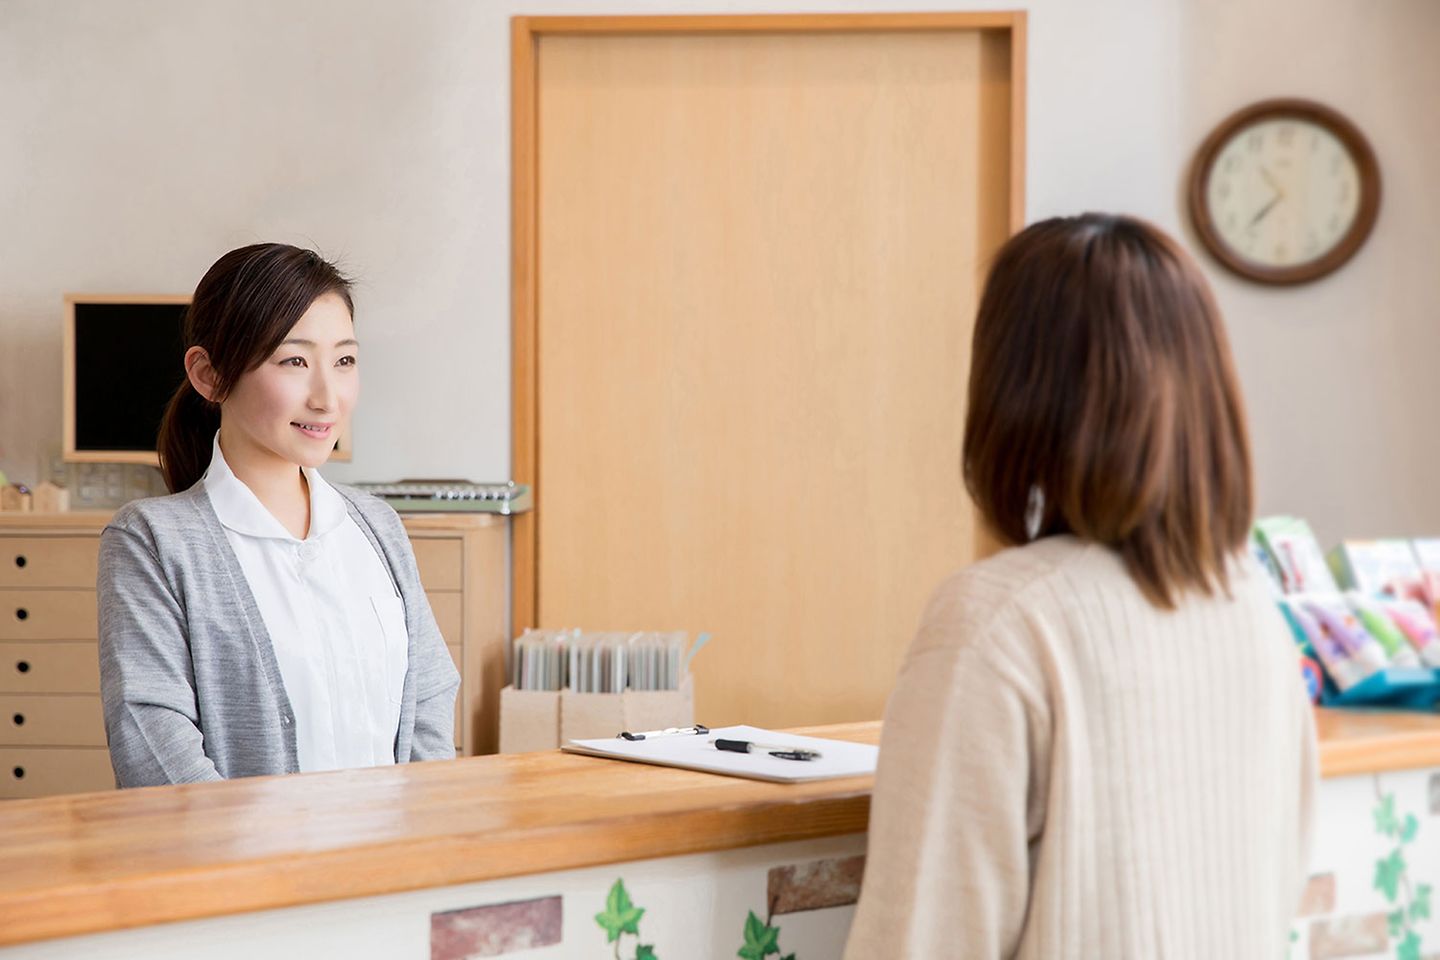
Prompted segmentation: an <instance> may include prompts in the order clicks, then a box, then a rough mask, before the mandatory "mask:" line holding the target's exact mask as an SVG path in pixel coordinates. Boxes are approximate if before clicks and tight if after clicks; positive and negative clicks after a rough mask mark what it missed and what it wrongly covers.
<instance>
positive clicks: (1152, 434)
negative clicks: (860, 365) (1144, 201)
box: [963, 213, 1254, 609]
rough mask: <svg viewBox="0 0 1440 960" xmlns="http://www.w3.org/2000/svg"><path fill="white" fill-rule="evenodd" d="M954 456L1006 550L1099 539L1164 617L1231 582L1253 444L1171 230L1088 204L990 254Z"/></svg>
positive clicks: (1215, 328)
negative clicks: (1058, 538) (1085, 210)
mask: <svg viewBox="0 0 1440 960" xmlns="http://www.w3.org/2000/svg"><path fill="white" fill-rule="evenodd" d="M963 461H964V473H965V485H966V487H967V488H968V489H969V491H970V495H971V496H972V497H974V498H975V502H976V504H977V505H978V506H979V508H980V512H981V514H982V515H983V517H984V518H985V520H986V522H987V523H988V524H989V525H990V526H991V527H992V528H993V530H994V532H995V533H996V534H998V535H999V536H1000V537H1001V538H1002V539H1003V540H1004V541H1006V542H1009V543H1012V544H1013V543H1024V542H1026V541H1027V540H1029V539H1031V537H1032V535H1033V536H1036V537H1044V536H1048V535H1051V534H1057V533H1072V534H1074V535H1076V536H1078V537H1080V538H1082V539H1085V540H1090V541H1095V542H1099V543H1103V544H1106V545H1107V546H1110V547H1113V548H1114V549H1115V550H1116V551H1118V552H1119V554H1120V556H1121V557H1122V558H1123V560H1124V562H1125V566H1126V568H1127V569H1128V570H1129V571H1130V574H1131V576H1133V577H1134V578H1135V581H1136V582H1137V583H1138V585H1139V586H1140V588H1141V590H1142V591H1143V592H1144V593H1145V595H1146V596H1147V597H1148V598H1149V599H1150V600H1151V602H1153V603H1154V604H1156V605H1157V606H1159V607H1162V608H1166V609H1169V608H1173V607H1174V606H1175V604H1176V601H1177V599H1178V598H1179V595H1180V594H1181V593H1182V592H1183V591H1185V590H1187V589H1193V590H1197V591H1199V592H1201V593H1204V594H1211V593H1213V591H1214V590H1215V589H1216V588H1219V589H1220V590H1226V589H1228V581H1227V578H1226V566H1227V562H1228V561H1229V559H1230V557H1231V555H1232V554H1233V553H1234V552H1235V551H1237V550H1239V549H1241V548H1242V547H1243V545H1244V542H1245V538H1246V535H1247V533H1248V531H1249V528H1250V521H1251V511H1252V508H1253V507H1252V505H1253V497H1254V494H1253V488H1252V480H1251V472H1250V443H1249V439H1248V437H1247V434H1246V428H1245V414H1244V410H1243V407H1242V404H1241V399H1240V389H1239V386H1238V385H1237V383H1236V379H1235V371H1234V369H1233V363H1232V361H1231V357H1230V347H1229V344H1228V342H1227V340H1226V337H1225V331H1224V329H1223V327H1222V326H1221V321H1220V313H1219V310H1218V309H1217V307H1216V306H1215V301H1214V298H1213V297H1212V296H1211V293H1210V289H1209V286H1208V285H1207V284H1206V283H1205V279H1204V278H1203V277H1202V276H1201V275H1200V272H1199V270H1198V269H1197V268H1196V266H1195V264H1194V263H1193V262H1192V261H1191V260H1190V258H1189V257H1188V256H1186V255H1185V253H1184V252H1183V251H1182V250H1181V249H1180V247H1179V246H1178V245H1177V244H1176V243H1175V242H1174V241H1173V240H1171V239H1170V238H1169V237H1167V236H1166V235H1165V234H1164V233H1162V232H1161V231H1160V230H1158V229H1156V228H1155V227H1153V226H1151V225H1150V224H1147V223H1144V222H1143V221H1140V220H1136V219H1133V218H1131V217H1122V216H1106V215H1101V214H1093V213H1092V214H1085V215H1084V216H1079V217H1066V218H1056V219H1053V220H1046V221H1043V222H1041V223H1036V224H1034V225H1032V226H1030V227H1028V228H1026V229H1025V230H1023V231H1021V232H1020V233H1019V234H1017V235H1016V236H1014V237H1012V238H1011V239H1010V241H1009V242H1007V243H1006V244H1005V246H1004V247H1003V248H1001V250H1000V252H999V254H998V255H997V257H996V260H995V263H994V265H993V266H992V267H991V270H990V276H989V279H988V280H987V281H986V284H985V292H984V294H983V296H982V297H981V300H980V309H979V313H978V315H977V317H976V321H975V336H974V345H973V349H972V353H971V359H970V393H969V407H968V409H967V411H966V419H965V447H964V455H963ZM1032 491H1038V495H1037V494H1036V493H1032ZM1027 508H1028V509H1027ZM1027 513H1028V514H1030V515H1029V516H1028V517H1027ZM1027 521H1028V522H1027Z"/></svg>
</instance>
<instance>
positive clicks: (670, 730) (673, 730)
mask: <svg viewBox="0 0 1440 960" xmlns="http://www.w3.org/2000/svg"><path fill="white" fill-rule="evenodd" d="M709 732H710V728H709V727H707V726H704V725H702V724H698V723H697V724H695V726H693V727H666V728H665V729H664V730H646V731H645V732H644V733H625V732H623V731H622V732H621V734H620V736H619V737H618V739H620V740H657V739H659V738H660V737H695V736H704V735H705V734H707V733H709Z"/></svg>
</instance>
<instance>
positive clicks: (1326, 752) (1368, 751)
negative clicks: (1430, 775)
mask: <svg viewBox="0 0 1440 960" xmlns="http://www.w3.org/2000/svg"><path fill="white" fill-rule="evenodd" d="M1315 733H1316V736H1317V738H1318V739H1319V741H1320V773H1321V775H1322V776H1325V777H1348V776H1353V775H1355V774H1361V773H1383V772H1385V771H1387V770H1409V769H1415V768H1424V767H1440V713H1433V712H1432V713H1421V712H1420V711H1418V710H1356V709H1345V710H1327V709H1325V708H1323V707H1322V708H1321V709H1319V710H1316V711H1315Z"/></svg>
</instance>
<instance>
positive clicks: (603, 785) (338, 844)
mask: <svg viewBox="0 0 1440 960" xmlns="http://www.w3.org/2000/svg"><path fill="white" fill-rule="evenodd" d="M1317 726H1318V729H1319V734H1320V741H1321V750H1320V756H1321V768H1322V773H1323V774H1324V775H1325V776H1327V777H1338V776H1348V775H1353V774H1363V773H1370V772H1374V771H1384V770H1397V769H1407V768H1413V767H1440V714H1420V713H1402V712H1360V711H1355V710H1346V711H1336V710H1319V711H1317ZM796 732H801V733H808V734H811V735H814V736H825V737H834V738H836V739H843V740H853V741H856V742H861V743H877V742H878V741H879V736H880V725H879V724H878V723H856V724H843V725H837V726H829V727H815V728H807V729H805V730H800V731H796ZM872 783H873V781H872V778H870V777H853V778H847V779H843V780H828V781H821V782H818V783H802V784H774V783H762V782H759V781H754V780H740V779H735V778H730V777H717V776H712V775H709V774H704V773H696V772H693V771H688V770H676V769H670V768H666V767H654V766H647V765H640V764H630V763H616V762H609V761H602V760H596V759H594V758H591V757H580V756H573V755H570V754H563V753H559V752H551V753H534V754H521V755H511V756H492V757H471V758H467V759H462V760H457V761H454V762H451V763H419V764H410V765H403V766H397V767H384V768H377V769H370V770H349V771H340V772H336V773H320V774H308V775H304V776H290V777H257V778H253V779H248V780H235V781H230V782H226V783H208V784H194V785H189V786H182V787H162V788H150V789H144V790H127V791H121V792H118V793H117V792H111V793H92V794H81V795H77V796H70V797H51V798H46V799H40V800H19V801H12V802H9V803H5V804H0V863H3V864H4V869H3V870H0V944H13V943H22V942H26V941H31V940H41V939H46V938H50V937H62V936H75V935H78V934H84V933H93V932H98V931H102V930H117V929H122V928H126V927H136V926H145V925H148V924H154V923H163V922H166V921H172V920H189V919H198V918H201V917H209V916H218V915H222V914H231V913H243V912H246V911H252V910H265V909H273V908H279V907H289V906H296V905H299V904H305V903H317V902H324V901H331V900H340V899H345V898H348V897H362V896H375V895H380V894H387V893H397V892H400V891H404V890H414V889H422V888H428V887H438V886H446V885H451V884H460V883H470V882H474V881H481V880H491V879H497V878H500V877H507V876H517V875H524V874H534V873H544V872H548V871H556V870H568V869H574V868H579V867H587V866H596V865H599V864H604V863H615V862H621V861H628V860H643V859H650V858H656V857H667V856H674V855H679V854H688V853H700V852H705V851H711V850H724V849H732V848H737V847H745V846H752V845H756V844H764V843H780V842H787V841H792V840H804V839H811V838H816V837H825V836H838V835H843V834H850V833H861V832H863V831H864V830H865V829H866V821H867V818H868V816H869V811H870V790H871V787H872Z"/></svg>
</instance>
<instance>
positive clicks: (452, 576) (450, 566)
mask: <svg viewBox="0 0 1440 960" xmlns="http://www.w3.org/2000/svg"><path fill="white" fill-rule="evenodd" d="M411 546H413V547H414V548H415V565H416V566H417V567H419V568H420V585H421V586H423V587H424V588H425V589H426V590H427V591H429V590H459V589H460V584H461V581H462V579H463V578H462V577H461V576H460V541H459V540H450V539H435V540H426V539H424V538H421V537H416V538H415V539H414V540H412V541H411Z"/></svg>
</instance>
